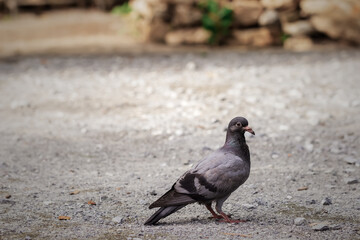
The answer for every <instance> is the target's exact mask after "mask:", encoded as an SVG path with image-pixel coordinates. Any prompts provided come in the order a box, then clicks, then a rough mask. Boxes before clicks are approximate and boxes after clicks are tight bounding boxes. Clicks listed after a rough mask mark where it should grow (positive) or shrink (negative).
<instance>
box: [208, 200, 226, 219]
mask: <svg viewBox="0 0 360 240" xmlns="http://www.w3.org/2000/svg"><path fill="white" fill-rule="evenodd" d="M205 206H206V208H207V210H209V211H210V212H211V214H212V215H213V218H215V219H221V218H223V217H222V216H221V215H218V214H216V213H215V211H214V210H213V209H212V207H211V203H207V204H205Z"/></svg>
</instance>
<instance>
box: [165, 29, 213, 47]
mask: <svg viewBox="0 0 360 240" xmlns="http://www.w3.org/2000/svg"><path fill="white" fill-rule="evenodd" d="M210 35H211V33H210V32H209V31H207V30H205V29H204V28H191V29H180V30H175V31H170V32H168V33H167V34H166V36H165V42H166V43H167V44H168V45H172V46H177V45H181V44H206V43H207V42H208V40H209V38H210Z"/></svg>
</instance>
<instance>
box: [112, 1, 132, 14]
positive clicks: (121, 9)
mask: <svg viewBox="0 0 360 240" xmlns="http://www.w3.org/2000/svg"><path fill="white" fill-rule="evenodd" d="M131 11H132V9H131V7H130V6H129V4H128V3H124V4H123V5H120V6H115V7H113V9H112V10H111V13H112V14H115V15H126V14H129V13H131Z"/></svg>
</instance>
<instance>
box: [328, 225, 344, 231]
mask: <svg viewBox="0 0 360 240" xmlns="http://www.w3.org/2000/svg"><path fill="white" fill-rule="evenodd" d="M329 229H330V230H340V229H341V226H340V225H337V224H332V225H330V226H329Z"/></svg>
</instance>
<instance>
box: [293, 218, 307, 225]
mask: <svg viewBox="0 0 360 240" xmlns="http://www.w3.org/2000/svg"><path fill="white" fill-rule="evenodd" d="M305 223H306V219H305V218H303V217H298V218H295V219H294V224H295V225H296V226H301V225H304V224H305Z"/></svg>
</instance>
